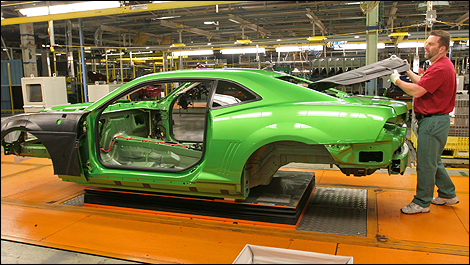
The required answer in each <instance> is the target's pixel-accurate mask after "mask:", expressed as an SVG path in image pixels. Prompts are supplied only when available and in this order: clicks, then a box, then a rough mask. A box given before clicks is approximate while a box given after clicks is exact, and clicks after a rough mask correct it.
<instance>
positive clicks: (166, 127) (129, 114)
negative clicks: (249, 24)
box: [1, 57, 409, 200]
mask: <svg viewBox="0 0 470 265" xmlns="http://www.w3.org/2000/svg"><path fill="white" fill-rule="evenodd" d="M384 65H385V66H384ZM407 68H408V69H409V65H408V64H406V63H405V62H403V61H402V60H401V59H399V58H396V57H392V58H390V59H387V60H384V61H381V62H378V63H376V64H374V65H369V66H366V67H365V70H364V69H362V70H361V68H359V69H356V70H353V71H349V72H346V73H343V74H340V75H337V76H334V77H330V78H326V79H324V80H320V81H318V82H311V81H308V80H303V79H300V78H297V77H294V76H290V75H287V74H284V73H281V72H273V71H264V70H251V69H232V68H230V69H197V70H182V71H171V72H162V73H156V74H150V75H146V76H143V77H140V78H137V79H135V80H133V81H131V82H129V83H127V84H124V85H122V86H121V87H120V88H118V89H116V90H114V91H113V92H111V93H109V94H108V95H106V96H104V97H103V98H101V99H99V100H97V101H96V102H91V103H81V104H74V105H66V106H60V107H53V108H50V109H46V110H44V111H42V112H38V113H28V114H19V115H15V116H11V117H7V118H2V122H1V130H2V131H1V138H2V145H3V147H4V152H5V154H14V155H20V156H36V157H49V158H51V159H52V162H53V167H54V173H55V174H57V175H59V177H60V178H62V179H63V180H64V181H71V182H75V183H79V184H82V185H87V186H100V187H111V188H121V189H130V190H142V191H154V192H165V193H174V194H175V193H176V194H185V195H195V196H210V197H219V198H231V199H241V200H243V199H245V198H246V197H247V196H248V195H249V192H250V188H253V187H255V186H258V185H266V184H269V182H270V181H271V179H272V176H273V175H274V174H275V173H276V171H277V170H278V169H279V168H280V167H282V166H284V165H286V164H288V163H291V162H301V163H318V164H335V165H336V166H337V167H339V168H340V169H341V171H342V172H343V173H345V174H347V175H350V174H353V175H355V176H365V175H369V174H372V173H373V172H374V171H375V170H377V169H379V168H387V169H388V170H389V173H390V174H403V173H404V171H405V169H406V166H407V162H408V147H407V145H406V143H405V139H406V130H407V128H406V125H405V122H406V120H407V119H408V108H407V105H406V103H404V102H400V101H394V100H391V99H389V98H384V97H372V96H361V95H358V96H353V95H350V94H347V93H345V92H342V91H339V90H336V89H334V88H333V87H334V85H335V84H351V83H355V82H363V81H365V80H368V79H372V78H376V77H379V76H383V75H385V74H389V73H391V72H392V71H393V70H394V69H397V70H399V72H402V71H405V70H407ZM344 75H346V77H345V76H344ZM377 75H378V76H377ZM335 77H336V79H335ZM148 86H154V87H161V88H162V89H164V91H166V92H167V96H166V97H164V98H162V99H160V100H148V99H146V100H142V101H130V100H129V98H130V95H131V94H133V93H138V91H139V90H140V89H144V88H146V87H148ZM172 86H173V87H174V88H173V89H171V87H172ZM188 126H190V127H191V128H190V130H188ZM188 131H190V133H188Z"/></svg>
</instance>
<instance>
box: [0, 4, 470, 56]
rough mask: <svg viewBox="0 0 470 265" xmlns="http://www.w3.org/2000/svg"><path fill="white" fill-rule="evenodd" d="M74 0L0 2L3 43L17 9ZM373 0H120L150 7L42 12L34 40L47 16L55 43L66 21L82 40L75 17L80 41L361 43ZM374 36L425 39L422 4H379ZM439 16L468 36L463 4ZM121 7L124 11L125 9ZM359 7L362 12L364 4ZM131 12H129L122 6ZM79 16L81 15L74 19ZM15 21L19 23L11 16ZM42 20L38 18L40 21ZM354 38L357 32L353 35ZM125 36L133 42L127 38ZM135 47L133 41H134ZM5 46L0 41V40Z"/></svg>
mask: <svg viewBox="0 0 470 265" xmlns="http://www.w3.org/2000/svg"><path fill="white" fill-rule="evenodd" d="M74 2H76V1H28V2H26V1H2V4H1V6H2V8H1V10H2V33H1V35H2V39H3V41H4V42H5V44H4V45H6V46H7V47H9V48H11V47H18V48H19V47H20V29H19V25H18V24H19V23H26V22H28V21H29V20H27V19H26V18H25V17H22V15H21V14H20V13H19V12H18V10H19V9H22V8H29V7H38V6H47V5H59V4H69V3H74ZM373 3H374V1H367V2H358V1H250V2H246V1H173V2H172V1H167V2H163V3H156V2H155V3H152V2H151V1H121V6H122V7H131V6H134V7H136V6H137V7H147V8H141V10H139V12H121V11H116V12H114V14H113V13H112V12H110V13H104V14H105V15H100V16H90V15H91V13H90V12H82V13H81V14H79V15H77V16H75V17H74V16H71V17H70V16H65V15H60V16H55V17H53V16H50V17H49V18H48V17H47V16H45V17H43V18H42V21H39V22H34V24H33V25H34V35H35V41H36V44H37V45H38V47H39V45H41V44H49V43H50V38H49V34H48V22H47V20H50V19H54V36H55V43H56V44H63V45H65V34H66V24H67V19H70V20H71V22H72V28H73V33H72V35H73V38H72V39H73V45H74V46H75V45H79V43H80V42H79V28H78V22H79V19H80V20H81V23H82V30H83V36H84V44H83V45H84V46H100V47H124V46H126V47H127V46H134V47H135V46H151V47H156V48H158V47H160V48H162V49H163V48H164V47H166V48H167V47H169V45H171V44H175V43H179V42H182V43H184V44H185V45H186V46H187V47H191V46H194V47H207V45H208V43H211V44H210V45H212V47H214V46H217V45H218V46H219V47H222V46H224V45H225V46H227V45H232V46H233V45H234V41H236V40H238V39H250V40H252V44H260V45H276V44H293V43H297V44H301V43H308V40H307V38H308V37H310V36H314V35H315V36H322V35H323V36H326V37H327V40H326V41H342V40H347V41H364V42H365V35H366V13H367V11H365V10H364V11H363V9H364V7H367V6H368V5H369V6H370V5H372V4H373ZM375 3H376V4H378V5H377V7H376V8H378V12H379V22H378V28H379V41H384V40H390V37H389V34H390V33H392V32H399V31H406V32H408V33H409V34H410V35H409V36H408V38H409V39H418V38H421V39H423V38H425V36H424V35H425V32H426V31H427V32H428V33H429V30H430V29H431V28H429V27H427V26H426V23H425V19H426V10H427V5H426V4H427V2H426V1H377V2H375ZM433 3H434V4H433V7H432V9H433V10H436V14H437V21H436V22H435V23H434V24H433V25H432V29H444V30H448V31H449V32H450V33H451V34H452V37H453V38H459V37H460V38H465V37H466V38H467V39H468V35H469V24H468V18H469V11H468V10H469V2H468V1H433ZM122 7H121V8H122ZM361 7H362V9H361ZM127 10H128V9H127ZM79 17H80V18H79ZM15 18H16V20H15ZM39 20H41V19H39ZM354 36H360V38H357V37H356V39H355V38H354ZM129 40H130V43H129ZM136 44H137V45H136ZM2 46H3V45H2Z"/></svg>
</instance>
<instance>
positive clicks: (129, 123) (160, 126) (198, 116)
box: [97, 81, 210, 171]
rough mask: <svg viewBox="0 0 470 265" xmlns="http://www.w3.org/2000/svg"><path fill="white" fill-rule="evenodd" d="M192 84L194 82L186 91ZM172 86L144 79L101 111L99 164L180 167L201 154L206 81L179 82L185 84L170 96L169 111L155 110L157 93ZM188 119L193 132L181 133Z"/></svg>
mask: <svg viewBox="0 0 470 265" xmlns="http://www.w3.org/2000/svg"><path fill="white" fill-rule="evenodd" d="M196 83H199V84H197V85H195V86H194V87H193V88H192V89H186V88H188V87H189V86H191V85H193V84H196ZM174 84H175V82H174V81H172V82H171V83H170V82H166V83H153V84H149V83H146V84H145V85H142V86H141V87H137V88H136V89H134V90H132V91H131V92H130V93H129V94H128V95H125V96H123V97H122V98H120V99H118V100H116V101H115V102H113V103H112V104H110V105H109V106H107V108H106V109H105V110H104V111H103V112H102V113H101V115H100V117H99V121H98V128H97V134H98V135H97V139H98V141H99V150H98V154H99V157H100V160H101V163H102V164H103V165H104V166H106V167H110V168H122V169H130V170H152V171H168V170H169V171H181V170H185V169H187V168H189V167H190V166H192V165H194V164H195V163H197V162H198V161H199V160H200V159H201V158H202V155H203V140H204V137H203V136H204V133H205V126H204V124H205V114H206V112H205V106H206V105H207V100H208V95H209V93H208V91H209V89H210V82H181V84H182V85H183V86H185V87H186V88H185V89H183V90H182V93H180V94H179V95H174V96H175V100H174V101H173V103H172V104H171V107H170V108H169V109H165V108H162V109H160V107H161V106H160V103H159V100H160V98H161V96H163V94H162V91H165V88H167V87H173V86H174ZM182 98H184V99H182ZM185 100H186V102H184V101H185ZM183 106H184V108H183ZM180 113H181V115H180ZM188 115H189V116H188ZM175 117H176V118H175ZM188 120H189V121H191V122H193V121H197V122H196V124H195V125H194V126H195V127H196V129H195V130H196V131H195V133H193V134H188V133H187V132H186V131H185V130H186V129H187V128H186V127H187V126H188V125H189V123H188ZM188 135H189V136H191V137H187V136H188Z"/></svg>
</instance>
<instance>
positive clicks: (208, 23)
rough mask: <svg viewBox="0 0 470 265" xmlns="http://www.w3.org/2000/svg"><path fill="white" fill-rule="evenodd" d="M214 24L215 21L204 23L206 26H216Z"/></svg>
mask: <svg viewBox="0 0 470 265" xmlns="http://www.w3.org/2000/svg"><path fill="white" fill-rule="evenodd" d="M214 23H215V22H214V21H204V24H205V25H211V24H214Z"/></svg>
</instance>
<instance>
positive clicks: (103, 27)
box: [100, 25, 162, 43]
mask: <svg viewBox="0 0 470 265" xmlns="http://www.w3.org/2000/svg"><path fill="white" fill-rule="evenodd" d="M100 27H101V30H102V31H111V32H115V33H118V34H119V33H128V32H130V33H133V34H138V33H139V31H136V30H127V29H123V28H118V27H113V26H107V25H101V26H100ZM144 33H145V34H147V36H149V37H151V38H152V39H153V40H155V41H157V42H158V43H160V42H161V41H162V38H160V36H158V35H156V34H153V33H147V32H144Z"/></svg>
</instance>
